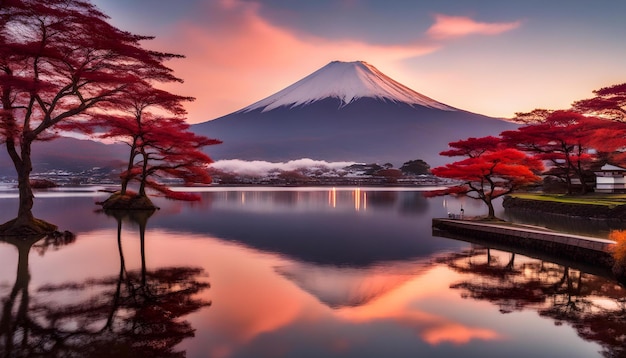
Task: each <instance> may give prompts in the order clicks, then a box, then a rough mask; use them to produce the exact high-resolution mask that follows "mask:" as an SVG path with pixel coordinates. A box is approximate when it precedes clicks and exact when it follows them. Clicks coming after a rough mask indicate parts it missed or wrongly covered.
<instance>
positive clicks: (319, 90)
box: [240, 61, 457, 112]
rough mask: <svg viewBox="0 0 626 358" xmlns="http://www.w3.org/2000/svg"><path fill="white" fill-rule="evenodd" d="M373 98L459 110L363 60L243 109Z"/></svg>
mask: <svg viewBox="0 0 626 358" xmlns="http://www.w3.org/2000/svg"><path fill="white" fill-rule="evenodd" d="M363 97H370V98H375V99H380V100H386V101H391V102H401V103H406V104H409V105H418V106H423V107H428V108H434V109H440V110H445V111H456V110H457V109H456V108H454V107H450V106H448V105H445V104H443V103H441V102H437V101H435V100H433V99H431V98H428V97H426V96H424V95H422V94H420V93H417V92H415V91H413V90H412V89H410V88H408V87H406V86H404V85H402V84H400V83H398V82H396V81H394V80H393V79H391V78H389V77H387V76H386V75H385V74H384V73H382V72H380V71H379V70H378V69H377V68H376V67H374V66H372V65H370V64H368V63H367V62H364V61H355V62H341V61H333V62H331V63H329V64H327V65H326V66H324V67H322V68H320V69H319V70H317V71H315V72H313V73H312V74H310V75H308V76H306V77H305V78H303V79H301V80H300V81H298V82H296V83H294V84H292V85H291V86H289V87H286V88H285V89H283V90H281V91H279V92H277V93H275V94H273V95H271V96H269V97H267V98H265V99H262V100H260V101H258V102H256V103H253V104H252V105H250V106H248V107H246V108H244V109H242V110H241V111H240V112H249V111H253V110H256V109H262V112H267V111H271V110H273V109H275V108H278V107H283V106H287V107H296V106H300V105H307V104H310V103H313V102H316V101H319V100H322V99H325V98H337V99H339V100H340V101H341V104H340V106H345V105H348V104H350V103H351V102H353V101H355V100H356V99H358V98H363Z"/></svg>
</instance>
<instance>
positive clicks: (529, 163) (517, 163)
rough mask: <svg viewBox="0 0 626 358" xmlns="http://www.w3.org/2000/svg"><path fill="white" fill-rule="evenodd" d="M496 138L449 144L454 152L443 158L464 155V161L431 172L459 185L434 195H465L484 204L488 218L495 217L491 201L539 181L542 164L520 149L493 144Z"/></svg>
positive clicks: (472, 139) (445, 153)
mask: <svg viewBox="0 0 626 358" xmlns="http://www.w3.org/2000/svg"><path fill="white" fill-rule="evenodd" d="M495 139H497V138H495V137H485V138H469V139H467V140H464V141H458V142H453V143H450V146H451V147H453V149H451V150H448V151H445V152H442V153H441V154H442V155H450V154H455V156H456V155H458V153H461V152H465V153H467V154H466V156H467V158H466V159H463V160H460V161H457V162H454V163H451V164H446V165H445V166H441V167H437V168H434V169H433V170H432V173H433V174H434V175H436V176H438V177H442V178H450V179H455V180H458V181H460V182H462V183H461V184H459V185H456V186H453V187H451V188H448V189H446V190H443V191H438V192H434V193H433V194H435V195H445V194H464V195H467V196H469V197H471V198H474V199H479V200H482V201H483V202H484V203H485V204H486V205H487V208H488V211H489V212H488V217H489V218H494V217H495V210H494V207H493V203H492V201H493V200H494V199H496V198H498V197H500V196H503V195H506V194H509V193H511V192H513V191H515V190H518V189H519V188H522V187H524V186H527V185H529V184H533V183H536V182H538V181H539V180H540V178H539V177H538V176H537V175H536V173H537V172H539V171H540V170H542V169H543V165H542V163H541V161H539V160H537V159H536V158H532V157H528V156H526V154H524V153H523V152H521V151H519V150H516V149H512V148H506V147H504V146H502V145H495V144H494V143H495Z"/></svg>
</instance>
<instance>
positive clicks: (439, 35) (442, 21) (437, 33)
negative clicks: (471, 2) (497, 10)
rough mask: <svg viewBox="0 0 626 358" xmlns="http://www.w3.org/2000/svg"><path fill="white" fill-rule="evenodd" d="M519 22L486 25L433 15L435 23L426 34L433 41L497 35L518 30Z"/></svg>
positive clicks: (459, 17) (463, 19)
mask: <svg viewBox="0 0 626 358" xmlns="http://www.w3.org/2000/svg"><path fill="white" fill-rule="evenodd" d="M521 24H522V22H521V21H514V22H499V23H486V22H477V21H474V20H473V19H471V18H469V17H464V16H448V15H443V14H436V15H435V23H434V24H433V25H432V26H431V27H430V28H429V29H428V31H427V32H426V34H427V35H428V36H430V37H431V38H433V39H437V40H444V39H451V38H458V37H463V36H468V35H497V34H500V33H503V32H507V31H510V30H513V29H516V28H518V27H519V26H520V25H521Z"/></svg>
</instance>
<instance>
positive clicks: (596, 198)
mask: <svg viewBox="0 0 626 358" xmlns="http://www.w3.org/2000/svg"><path fill="white" fill-rule="evenodd" d="M511 196H512V197H514V198H520V199H529V200H542V201H553V202H559V203H571V204H583V205H584V204H588V205H603V206H608V207H610V208H614V207H616V206H619V205H626V194H599V193H590V194H587V195H565V194H535V193H516V194H511Z"/></svg>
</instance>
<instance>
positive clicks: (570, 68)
mask: <svg viewBox="0 0 626 358" xmlns="http://www.w3.org/2000/svg"><path fill="white" fill-rule="evenodd" d="M93 2H94V3H95V4H96V5H97V6H98V7H99V8H100V9H101V10H102V11H104V12H105V13H106V14H107V15H109V16H110V17H111V22H112V23H113V24H114V25H116V26H117V27H119V28H121V29H123V30H128V31H131V32H134V33H137V34H141V35H153V36H156V39H155V40H153V41H150V42H149V43H146V47H148V48H151V49H156V50H161V51H166V52H174V53H179V54H183V55H185V56H186V58H185V59H183V60H175V61H172V62H171V63H169V65H170V66H171V67H172V68H173V69H174V70H175V73H176V74H177V75H178V76H179V77H181V78H182V79H183V80H184V81H185V83H184V84H182V85H177V86H176V87H169V88H168V89H170V90H171V91H173V92H175V93H177V94H182V95H189V96H194V97H196V101H195V102H194V103H191V104H189V105H188V106H187V109H188V111H189V115H188V120H189V122H191V123H198V122H203V121H207V120H211V119H214V118H217V117H220V116H223V115H226V114H229V113H231V112H234V111H236V110H239V109H241V108H243V107H245V106H247V105H249V104H252V103H253V102H256V101H258V100H260V99H262V98H265V97H267V96H269V95H271V94H273V93H275V92H277V91H279V90H281V89H283V88H284V87H286V86H288V85H290V84H292V83H293V82H295V81H297V80H299V79H301V78H302V77H304V76H306V75H308V74H310V73H311V72H313V71H315V70H317V69H319V68H320V67H322V66H324V65H326V64H327V63H328V62H330V61H333V60H340V61H356V60H363V61H366V62H369V63H370V64H372V65H374V66H375V67H377V68H378V69H379V70H381V71H382V72H383V73H385V74H387V75H388V76H390V77H391V78H393V79H395V80H396V81H398V82H400V83H402V84H404V85H406V86H408V87H410V88H412V89H413V90H415V91H417V92H420V93H422V94H424V95H426V96H429V97H431V98H433V99H436V100H438V101H440V102H443V103H446V104H448V105H451V106H454V107H457V108H461V109H465V110H468V111H472V112H476V113H480V114H484V115H489V116H494V117H511V116H513V114H514V113H515V112H520V111H530V110H532V109H534V108H551V109H558V108H567V107H568V106H569V105H570V104H571V103H572V102H573V101H575V100H578V99H582V98H587V97H590V96H591V95H592V91H593V90H594V89H598V88H600V87H604V86H608V85H612V84H616V83H622V82H626V61H625V60H626V46H624V36H625V35H626V21H623V14H624V13H625V12H626V2H622V1H614V0H596V1H589V0H585V1H583V0H569V1H565V0H562V1H546V0H542V1H538V0H525V1H502V0H476V1H464V0H422V1H405V0H390V1H378V0H334V1H333V0H318V1H292V0H266V1H260V0H258V1H255V0H176V1H154V0H131V1H129V0H94V1H93Z"/></svg>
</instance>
